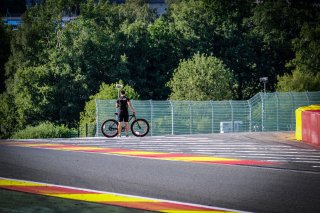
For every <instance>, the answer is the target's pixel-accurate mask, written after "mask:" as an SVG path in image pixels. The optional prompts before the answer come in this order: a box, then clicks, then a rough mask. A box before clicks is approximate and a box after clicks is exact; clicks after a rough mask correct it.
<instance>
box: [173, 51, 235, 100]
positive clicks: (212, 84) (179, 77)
mask: <svg viewBox="0 0 320 213" xmlns="http://www.w3.org/2000/svg"><path fill="white" fill-rule="evenodd" d="M168 86H169V87H170V88H171V91H172V93H171V95H170V99H172V100H194V101H205V100H226V99H230V98H231V97H232V86H233V77H232V73H231V71H230V70H229V69H228V68H227V67H226V65H225V64H224V63H223V62H222V61H221V60H220V59H218V58H216V57H213V56H206V55H204V54H202V55H200V54H199V53H197V54H195V55H194V56H193V57H192V58H191V59H189V60H181V62H180V64H179V67H178V68H177V69H176V70H175V71H174V74H173V77H172V79H171V80H170V81H169V83H168Z"/></svg>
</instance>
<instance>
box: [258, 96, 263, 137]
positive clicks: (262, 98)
mask: <svg viewBox="0 0 320 213" xmlns="http://www.w3.org/2000/svg"><path fill="white" fill-rule="evenodd" d="M259 94H260V98H261V132H263V131H264V117H263V116H264V97H262V95H261V92H259Z"/></svg>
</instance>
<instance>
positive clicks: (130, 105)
mask: <svg viewBox="0 0 320 213" xmlns="http://www.w3.org/2000/svg"><path fill="white" fill-rule="evenodd" d="M128 105H129V107H130V109H131V110H132V112H133V113H134V114H136V111H135V110H134V108H133V106H132V104H131V102H130V101H128Z"/></svg>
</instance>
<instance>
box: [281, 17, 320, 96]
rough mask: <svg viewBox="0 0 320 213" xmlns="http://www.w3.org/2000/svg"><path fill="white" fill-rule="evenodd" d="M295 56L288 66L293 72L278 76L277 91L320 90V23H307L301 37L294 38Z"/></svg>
mask: <svg viewBox="0 0 320 213" xmlns="http://www.w3.org/2000/svg"><path fill="white" fill-rule="evenodd" d="M293 49H294V51H295V58H294V59H292V60H291V61H290V62H289V63H288V64H287V66H288V67H289V68H293V69H294V70H293V72H292V74H284V75H283V76H278V84H277V91H280V92H289V91H297V92H302V91H319V90H320V25H316V26H314V27H312V26H310V24H307V23H305V24H304V26H303V27H302V30H301V32H300V37H299V38H297V39H294V40H293Z"/></svg>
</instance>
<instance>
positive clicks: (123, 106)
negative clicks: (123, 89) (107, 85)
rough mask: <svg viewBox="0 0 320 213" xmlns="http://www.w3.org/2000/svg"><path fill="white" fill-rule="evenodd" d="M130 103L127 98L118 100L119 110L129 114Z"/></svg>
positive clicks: (123, 97) (122, 97)
mask: <svg viewBox="0 0 320 213" xmlns="http://www.w3.org/2000/svg"><path fill="white" fill-rule="evenodd" d="M128 101H130V100H129V98H127V97H126V96H121V97H120V98H119V99H118V100H117V103H118V105H119V110H120V111H122V112H128Z"/></svg>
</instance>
